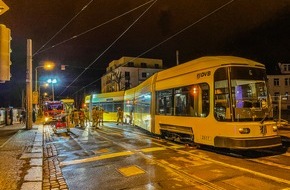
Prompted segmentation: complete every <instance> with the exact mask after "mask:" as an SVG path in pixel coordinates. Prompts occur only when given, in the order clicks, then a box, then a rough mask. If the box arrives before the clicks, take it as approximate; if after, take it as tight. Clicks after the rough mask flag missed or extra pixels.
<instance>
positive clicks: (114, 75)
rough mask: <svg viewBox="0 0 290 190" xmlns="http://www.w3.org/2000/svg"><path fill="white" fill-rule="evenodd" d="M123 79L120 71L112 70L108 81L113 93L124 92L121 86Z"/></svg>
mask: <svg viewBox="0 0 290 190" xmlns="http://www.w3.org/2000/svg"><path fill="white" fill-rule="evenodd" d="M123 78H125V76H124V75H123V74H122V72H121V71H120V70H114V71H112V72H111V74H110V81H111V86H110V88H111V90H112V92H114V91H120V90H124V88H125V86H124V85H122V79H123ZM115 85H116V87H117V88H116V89H114V86H115Z"/></svg>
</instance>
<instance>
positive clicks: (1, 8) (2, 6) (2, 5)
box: [0, 0, 9, 15]
mask: <svg viewBox="0 0 290 190" xmlns="http://www.w3.org/2000/svg"><path fill="white" fill-rule="evenodd" d="M8 10H9V7H8V6H7V5H6V4H5V3H4V2H3V1H2V0H0V15H2V14H4V13H5V12H6V11H8Z"/></svg>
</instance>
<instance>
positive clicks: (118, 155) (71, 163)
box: [60, 151, 134, 166]
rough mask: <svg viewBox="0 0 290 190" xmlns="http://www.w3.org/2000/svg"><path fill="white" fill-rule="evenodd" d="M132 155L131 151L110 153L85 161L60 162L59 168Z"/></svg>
mask: <svg viewBox="0 0 290 190" xmlns="http://www.w3.org/2000/svg"><path fill="white" fill-rule="evenodd" d="M132 154H134V153H133V152H131V151H124V152H116V153H112V154H103V155H100V156H94V157H90V158H85V159H78V160H71V161H65V162H60V166H68V165H73V164H82V163H87V162H93V161H98V160H104V159H108V158H116V157H121V156H129V155H132Z"/></svg>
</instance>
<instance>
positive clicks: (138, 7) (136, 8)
mask: <svg viewBox="0 0 290 190" xmlns="http://www.w3.org/2000/svg"><path fill="white" fill-rule="evenodd" d="M153 1H154V0H150V1H147V2H146V3H143V4H142V5H139V6H137V7H135V8H133V9H131V10H129V11H127V12H125V13H122V14H121V15H118V16H116V17H114V18H112V19H110V20H108V21H106V22H104V23H102V24H100V25H98V26H95V27H93V28H90V29H88V30H86V31H84V32H81V33H79V34H76V35H74V36H72V37H70V38H68V39H66V40H63V41H61V42H59V43H57V44H54V45H52V46H50V47H48V48H45V49H42V48H41V49H42V50H41V49H39V50H38V51H37V52H36V53H35V54H34V55H36V54H40V53H42V52H45V51H47V50H50V49H52V48H55V47H57V46H59V45H62V44H64V43H66V42H68V41H71V40H73V39H76V38H78V37H80V36H83V35H85V34H87V33H89V32H91V31H93V30H95V29H97V28H100V27H102V26H104V25H106V24H108V23H110V22H112V21H115V20H117V19H119V18H121V17H123V16H125V15H127V14H129V13H131V12H133V11H136V10H138V9H140V8H142V7H143V6H145V5H147V4H149V3H151V2H153ZM59 32H60V31H59ZM59 32H58V33H59ZM58 33H57V34H58ZM55 36H56V35H55ZM55 36H53V38H54V37H55ZM51 40H52V39H51ZM51 40H49V41H48V42H47V43H46V44H45V45H47V44H48V43H49V42H50V41H51ZM45 45H43V46H45Z"/></svg>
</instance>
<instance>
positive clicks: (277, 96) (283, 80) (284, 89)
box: [267, 63, 290, 110]
mask: <svg viewBox="0 0 290 190" xmlns="http://www.w3.org/2000/svg"><path fill="white" fill-rule="evenodd" d="M272 72H274V73H271V74H268V75H267V77H268V80H269V92H270V94H271V96H272V100H273V103H274V106H278V105H279V101H280V100H281V109H282V110H286V109H290V97H289V93H290V63H278V70H276V71H272Z"/></svg>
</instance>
